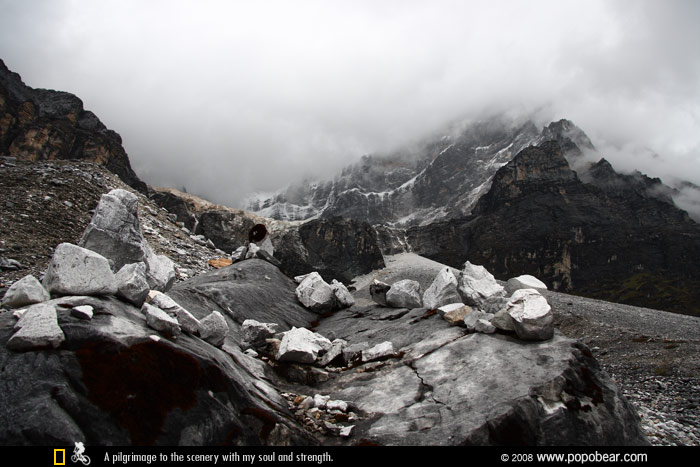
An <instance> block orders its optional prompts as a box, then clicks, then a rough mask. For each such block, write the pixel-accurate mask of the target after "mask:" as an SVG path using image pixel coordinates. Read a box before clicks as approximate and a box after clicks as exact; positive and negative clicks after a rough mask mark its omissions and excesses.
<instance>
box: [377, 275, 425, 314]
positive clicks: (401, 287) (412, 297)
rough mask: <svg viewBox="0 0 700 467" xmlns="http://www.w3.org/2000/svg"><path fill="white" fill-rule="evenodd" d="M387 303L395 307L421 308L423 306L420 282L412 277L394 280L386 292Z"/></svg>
mask: <svg viewBox="0 0 700 467" xmlns="http://www.w3.org/2000/svg"><path fill="white" fill-rule="evenodd" d="M386 304H387V305H389V306H390V307H394V308H420V307H421V306H423V299H422V297H421V290H420V284H419V283H418V281H414V280H411V279H404V280H400V281H398V282H394V283H393V284H392V285H391V288H389V290H388V291H387V293H386Z"/></svg>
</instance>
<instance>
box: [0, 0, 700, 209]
mask: <svg viewBox="0 0 700 467" xmlns="http://www.w3.org/2000/svg"><path fill="white" fill-rule="evenodd" d="M698 24H700V2H699V1H697V0H687V1H680V0H679V1H670V0H663V1H662V0H647V1H645V0H619V1H611V0H605V1H594V0H586V1H583V0H581V1H574V0H570V1H563V0H557V1H543V0H533V1H520V0H518V1H498V0H489V1H471V0H469V1H467V0H463V1H446V0H425V1H410V0H400V1H399V0H397V1H389V0H372V1H362V0H345V1H333V0H319V1H302V0H293V1H292V0H287V1H201V0H200V1H187V2H186V1H173V0H168V1H128V0H118V1H103V0H100V1H94V0H93V1H88V0H73V1H61V0H47V1H33V0H22V1H19V0H12V1H5V0H0V58H2V59H3V60H4V61H5V63H6V65H7V66H8V67H9V68H10V69H11V70H13V71H15V72H17V73H19V74H20V75H21V76H22V78H23V80H24V82H25V83H26V84H28V85H29V86H32V87H43V88H52V89H59V90H63V91H68V92H71V93H74V94H76V95H77V96H79V97H80V98H81V99H82V100H83V102H84V104H85V108H86V109H88V110H92V111H94V112H95V113H96V114H97V116H98V117H99V118H100V119H101V120H102V121H103V122H104V123H105V124H106V125H107V126H108V127H109V128H111V129H114V130H115V131H117V132H118V133H119V134H121V136H122V138H123V141H124V146H125V148H126V150H127V152H128V154H129V157H130V159H131V162H132V166H133V167H134V169H135V170H136V172H137V174H138V175H139V176H140V177H141V178H142V179H143V180H144V181H145V182H147V183H149V184H151V185H165V186H173V187H182V186H185V187H186V188H187V190H188V191H190V192H193V193H197V194H201V195H204V196H205V197H207V198H209V199H211V200H212V201H217V202H223V203H227V204H230V205H234V206H235V205H236V204H237V202H239V200H241V199H242V197H243V196H245V195H248V194H250V193H252V192H254V191H272V190H276V189H278V188H282V187H284V186H285V185H286V184H287V183H289V182H291V181H295V180H297V179H299V178H300V177H302V176H303V175H304V174H312V175H314V176H324V175H330V174H332V173H333V172H334V171H335V170H337V169H338V168H340V167H341V166H343V165H345V164H347V163H349V162H352V161H354V160H357V159H358V158H359V157H360V156H361V155H362V154H366V153H373V152H378V151H386V150H390V149H392V148H393V147H396V146H398V145H402V144H406V143H410V142H411V141H412V140H415V139H417V138H420V137H421V136H423V135H426V134H430V133H434V132H436V131H439V130H440V129H441V128H442V127H444V126H445V125H447V123H448V122H452V121H455V120H460V119H469V118H478V117H479V116H480V115H483V113H484V112H489V113H493V112H497V111H504V112H509V113H511V114H527V113H530V112H537V117H538V118H540V119H541V123H545V120H547V121H549V120H553V119H557V120H558V119H560V118H569V119H571V120H572V121H574V123H576V124H577V125H578V126H580V127H581V128H582V129H583V130H584V131H585V132H586V133H587V134H588V135H589V136H590V137H591V139H592V140H593V143H594V144H595V145H596V146H597V147H598V148H599V149H601V150H602V152H603V153H604V155H605V156H606V157H608V158H609V160H610V161H611V162H612V163H613V164H614V165H615V167H616V168H618V169H632V168H639V169H640V170H642V171H645V172H647V173H649V174H650V175H653V176H660V177H662V178H663V179H664V180H667V181H670V177H672V176H678V177H682V178H685V179H688V180H690V181H692V182H694V183H697V184H700V52H699V50H700V48H699V47H698V44H700V27H698ZM657 155H658V156H657Z"/></svg>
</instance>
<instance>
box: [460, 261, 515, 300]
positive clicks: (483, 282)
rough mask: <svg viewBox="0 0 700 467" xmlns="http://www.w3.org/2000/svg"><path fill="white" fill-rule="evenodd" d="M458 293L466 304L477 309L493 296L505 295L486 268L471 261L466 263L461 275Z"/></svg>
mask: <svg viewBox="0 0 700 467" xmlns="http://www.w3.org/2000/svg"><path fill="white" fill-rule="evenodd" d="M457 292H458V293H459V296H460V297H462V301H463V302H464V303H465V304H467V305H470V306H476V307H481V306H482V305H483V304H484V303H485V302H486V300H487V299H488V298H489V297H491V296H494V295H503V294H504V293H505V291H504V290H503V287H502V286H501V285H500V284H499V283H498V282H496V279H495V278H494V277H493V275H491V273H490V272H488V271H487V270H486V268H485V267H483V266H478V265H475V264H472V263H470V262H469V261H467V262H466V263H464V269H462V272H460V274H459V283H458V286H457Z"/></svg>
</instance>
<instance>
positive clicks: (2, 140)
mask: <svg viewBox="0 0 700 467" xmlns="http://www.w3.org/2000/svg"><path fill="white" fill-rule="evenodd" d="M0 155H11V156H14V157H17V158H19V159H26V160H54V159H78V160H86V161H92V162H96V163H98V164H101V165H104V166H105V167H107V168H108V169H109V170H110V171H112V172H113V173H115V174H117V175H118V176H119V177H120V178H121V179H122V180H123V181H124V182H125V183H126V184H127V185H129V186H132V187H133V188H135V189H136V190H138V191H141V192H142V193H145V192H146V184H145V183H144V182H142V181H141V180H140V179H139V178H138V176H137V175H136V173H134V171H133V169H132V168H131V163H130V161H129V157H128V156H127V154H126V151H125V150H124V147H123V146H122V139H121V137H120V136H119V134H117V133H116V132H115V131H113V130H110V129H108V128H107V127H106V126H105V125H104V124H103V123H102V122H101V121H100V119H99V118H97V116H96V115H95V114H94V113H92V112H90V111H89V110H85V109H84V108H83V102H82V101H81V100H80V99H79V98H78V97H77V96H75V95H73V94H70V93H67V92H62V91H54V90H50V89H33V88H31V87H29V86H27V85H25V84H24V83H23V82H22V78H21V77H20V76H19V75H18V74H17V73H13V72H11V71H10V70H9V69H8V68H7V66H5V63H4V62H3V61H2V60H0Z"/></svg>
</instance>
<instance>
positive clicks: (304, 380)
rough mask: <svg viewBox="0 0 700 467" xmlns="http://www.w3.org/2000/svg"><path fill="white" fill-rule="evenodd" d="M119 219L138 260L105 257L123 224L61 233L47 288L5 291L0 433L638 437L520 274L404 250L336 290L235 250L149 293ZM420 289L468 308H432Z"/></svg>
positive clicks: (587, 356)
mask: <svg viewBox="0 0 700 467" xmlns="http://www.w3.org/2000/svg"><path fill="white" fill-rule="evenodd" d="M121 194H122V195H123V194H124V193H121ZM121 199H122V200H127V197H122V198H121ZM112 201H114V200H112V199H109V198H108V197H107V198H106V201H105V203H111V202H112ZM111 204H114V205H115V206H117V210H118V211H119V212H125V213H127V214H128V213H129V212H132V211H133V207H132V206H131V205H130V204H129V203H127V204H125V203H123V202H120V203H111ZM123 206H126V207H128V209H127V210H126V211H125V210H123V209H122V207H123ZM98 216H100V218H101V219H103V220H107V219H110V218H111V219H120V218H121V217H119V216H112V215H110V214H109V213H108V212H105V211H103V210H102V209H101V208H100V207H99V206H98V209H97V210H96V214H95V220H96V221H97V220H98V219H97V218H98ZM123 218H125V219H130V216H129V215H127V216H125V217H123ZM132 221H133V219H131V221H130V223H129V226H128V229H126V230H123V231H122V232H128V233H129V236H128V237H126V238H127V239H131V238H133V239H134V241H131V242H129V245H135V246H136V248H134V249H133V251H134V252H136V254H135V256H134V257H133V258H126V259H125V260H123V261H120V258H119V257H118V256H117V254H122V253H124V252H125V251H127V250H128V249H127V248H115V243H114V242H116V244H119V242H122V243H121V244H124V242H123V241H124V238H125V237H124V236H119V235H116V236H115V235H100V243H99V244H100V249H101V251H103V252H104V253H105V254H106V255H107V257H106V258H105V257H103V256H101V255H100V254H98V253H96V252H94V251H91V250H89V249H87V248H81V247H78V246H75V245H70V244H64V245H63V246H61V247H60V248H56V251H55V253H54V258H53V259H52V263H51V266H50V270H49V272H47V274H46V275H45V276H44V279H43V282H42V283H39V282H38V281H36V280H31V279H27V280H26V281H24V282H23V283H22V284H20V286H22V288H23V287H26V288H27V290H31V291H32V293H31V294H29V293H24V292H23V291H21V290H13V291H12V292H13V294H17V296H20V295H21V296H22V297H23V298H22V300H20V302H19V303H22V304H23V305H21V306H26V308H20V307H19V306H20V305H18V307H17V308H15V311H14V312H3V313H0V368H1V370H0V375H1V377H0V413H2V414H3V417H4V420H5V423H2V424H0V443H2V444H5V445H7V444H29V445H55V444H68V445H71V444H73V443H74V442H76V441H82V442H84V443H86V444H91V445H132V444H133V445H217V444H224V445H260V444H263V445H336V444H341V445H366V444H377V445H463V444H466V445H494V444H495V445H503V444H506V445H643V444H647V440H646V438H645V437H644V435H643V433H642V431H641V429H640V424H639V417H638V415H637V414H636V412H635V410H634V408H633V407H632V406H631V405H630V404H629V403H628V402H627V400H626V399H625V398H624V397H623V396H622V395H621V394H620V392H619V391H618V389H617V387H616V386H615V384H614V383H613V382H612V380H611V379H610V378H609V377H608V376H607V374H606V373H605V372H604V371H602V370H601V369H600V367H599V366H598V363H597V361H596V360H595V358H594V357H593V355H592V354H591V352H590V351H589V350H588V348H587V347H586V346H584V345H582V344H580V343H578V342H576V341H574V340H571V339H568V338H566V337H563V336H562V335H561V334H560V333H558V332H557V331H556V330H553V329H552V328H551V326H550V325H551V323H550V322H549V319H548V318H547V313H548V308H549V306H548V305H547V300H546V299H545V298H544V297H543V296H542V295H540V294H539V292H538V291H537V290H535V289H533V288H528V287H529V286H532V285H533V284H532V281H529V280H525V279H523V280H522V284H521V285H520V286H518V287H525V288H516V289H515V291H514V292H513V294H512V295H511V296H507V293H506V291H505V290H504V289H503V288H502V287H500V286H499V287H500V288H499V287H496V286H495V285H494V282H493V277H492V276H490V274H489V273H488V271H486V270H482V269H481V268H479V267H478V266H476V265H471V264H467V265H465V268H464V270H463V271H462V272H459V271H453V270H451V269H449V268H447V269H446V266H444V265H442V264H439V263H435V262H433V261H429V260H426V259H425V258H421V257H420V256H417V255H414V254H404V255H398V256H400V260H395V259H392V258H391V257H387V259H388V261H387V263H388V264H389V266H387V267H385V268H383V269H377V270H375V271H373V272H371V273H369V274H367V275H365V276H358V277H356V278H355V280H354V281H353V283H352V284H351V286H350V287H347V288H346V287H345V286H344V285H343V284H341V283H339V282H333V281H331V283H330V284H328V283H327V282H325V281H324V280H323V279H322V278H321V277H320V276H318V275H317V274H309V275H307V276H305V277H297V278H296V280H294V279H292V278H290V277H288V276H287V275H286V274H285V273H283V272H282V270H280V268H279V267H278V266H277V265H275V262H274V261H270V260H269V258H268V259H265V258H264V257H259V256H255V257H250V258H247V256H246V258H247V259H245V258H242V259H240V260H238V261H237V262H233V263H232V264H231V265H230V266H226V267H221V268H219V269H215V270H213V271H210V272H207V273H204V274H200V275H197V276H195V277H193V278H190V279H188V280H185V281H183V282H180V283H177V284H175V285H173V286H172V288H170V289H166V287H163V288H164V289H166V291H165V292H162V291H157V290H149V291H148V292H147V293H146V292H145V291H146V289H147V285H149V283H150V284H151V289H153V288H154V287H153V285H161V284H162V283H161V284H155V283H152V282H151V281H148V280H147V275H148V273H149V272H151V271H154V270H155V269H156V268H155V267H153V264H154V263H151V264H149V262H148V260H149V253H150V249H149V247H148V245H147V243H146V242H145V241H142V238H141V237H139V236H138V235H137V234H138V232H137V231H138V224H137V223H136V224H135V223H133V222H132ZM94 224H96V222H93V225H94ZM100 229H101V230H102V231H104V232H118V231H119V229H118V226H115V225H112V224H109V223H105V224H103V225H101V227H100ZM90 230H92V231H93V232H94V228H93V227H90V228H89V229H88V231H87V233H89V232H90ZM87 233H86V235H87ZM83 245H85V246H86V247H87V246H89V245H90V242H83ZM141 253H144V254H141ZM80 258H83V259H80ZM79 259H80V260H79ZM122 264H123V266H122ZM129 264H136V265H137V266H133V267H130V268H128V269H127V270H125V271H124V272H119V271H122V269H123V268H124V267H127V266H128V265H129ZM66 266H68V268H67V269H66ZM80 268H84V269H85V272H81V271H82V270H81V269H80ZM115 272H116V274H115ZM455 272H456V273H457V274H456V275H455ZM457 277H459V279H458V280H457ZM135 279H138V280H135ZM18 284H19V282H18ZM56 284H60V286H58V285H56ZM139 284H140V285H139ZM378 284H384V286H386V287H384V286H382V287H378ZM433 284H435V287H432V285H433ZM168 285H169V284H168ZM20 286H17V289H20ZM127 286H128V287H127ZM41 287H44V288H45V290H44V291H42V290H41ZM36 289H39V290H38V291H37V290H36ZM316 289H318V290H321V291H323V292H324V293H323V294H322V295H323V297H325V298H328V301H327V302H326V301H325V298H324V299H323V300H321V297H320V295H317V294H315V293H314V292H315V291H316ZM370 289H372V292H373V293H370ZM379 289H382V291H383V292H382V293H383V295H382V293H380V292H378V290H379ZM392 289H393V291H392ZM422 291H426V293H427V291H430V293H427V296H428V298H429V299H430V300H433V304H438V302H439V301H440V300H441V299H445V297H449V299H450V300H459V299H460V298H461V299H462V300H463V302H459V301H458V302H457V303H451V304H448V305H442V306H440V307H439V308H433V307H427V306H425V305H424V303H423V302H425V301H426V299H425V295H426V293H423V292H422ZM8 292H9V291H8ZM20 292H22V293H20ZM302 292H303V293H302ZM49 293H50V295H49ZM29 295H31V296H32V298H31V300H25V298H24V297H25V296H27V297H28V296H29ZM373 295H374V296H375V297H381V298H382V299H381V300H379V301H380V303H377V302H376V301H374V300H371V299H370V297H371V296H373ZM10 298H12V297H10ZM312 298H313V299H312ZM6 299H7V297H6ZM307 299H308V300H307ZM144 300H145V303H144ZM467 301H469V303H470V304H469V305H468V306H467V305H464V303H466V302H467ZM6 303H8V302H7V300H6ZM11 303H16V302H11ZM319 303H326V305H323V306H317V304H319ZM8 306H10V305H8ZM499 313H500V316H499ZM497 316H498V319H497V318H496V317H497ZM520 318H522V319H520ZM519 319H520V321H521V322H519V321H518V320H519ZM530 320H534V321H530ZM542 320H544V325H543V326H541V325H542V323H541V321H542ZM471 321H474V322H473V323H471ZM503 322H506V323H509V324H510V325H509V326H506V325H503ZM469 323H471V324H472V325H471V327H470V324H469ZM492 323H493V324H492ZM533 323H534V324H533ZM520 325H522V326H521V327H522V328H523V330H521V329H520V328H519V326H520ZM533 325H534V326H535V328H536V329H535V331H533V329H532V326H533ZM540 328H541V329H544V330H546V332H540ZM528 333H529V334H528ZM533 333H534V334H533Z"/></svg>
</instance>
